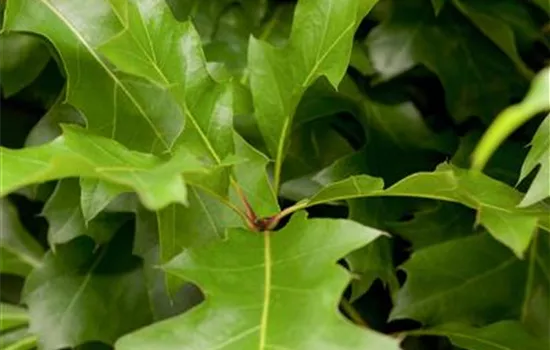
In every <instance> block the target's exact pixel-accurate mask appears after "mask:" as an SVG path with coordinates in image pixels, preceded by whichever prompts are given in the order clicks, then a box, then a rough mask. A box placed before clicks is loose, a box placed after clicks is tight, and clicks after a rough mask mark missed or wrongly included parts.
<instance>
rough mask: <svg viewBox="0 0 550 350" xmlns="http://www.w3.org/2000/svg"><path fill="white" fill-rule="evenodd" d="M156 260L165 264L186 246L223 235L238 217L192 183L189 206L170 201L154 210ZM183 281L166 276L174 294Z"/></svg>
mask: <svg viewBox="0 0 550 350" xmlns="http://www.w3.org/2000/svg"><path fill="white" fill-rule="evenodd" d="M157 220H158V234H159V249H160V256H159V262H160V263H161V264H165V263H167V262H168V261H170V260H172V258H174V257H175V256H176V255H178V254H180V253H181V252H183V251H184V250H186V249H189V248H191V247H197V246H201V245H204V244H205V243H207V242H211V241H213V240H218V239H220V238H222V237H223V236H224V233H225V229H226V228H227V227H238V226H240V225H241V224H242V221H241V220H240V218H239V217H238V216H237V215H236V214H235V212H233V211H232V210H231V209H230V208H228V207H227V206H225V205H224V204H223V203H222V202H220V201H217V200H215V199H213V198H211V197H209V196H207V195H205V193H204V192H203V191H200V190H199V189H196V188H194V187H191V188H190V191H189V206H188V207H184V206H182V205H179V204H172V205H169V206H167V207H166V208H164V209H162V210H159V211H158V212H157ZM181 284H182V281H181V279H179V278H176V277H174V276H172V275H167V276H166V287H167V291H168V292H169V293H170V294H173V293H174V292H175V291H176V290H177V289H178V288H179V287H181Z"/></svg>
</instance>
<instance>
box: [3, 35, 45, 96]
mask: <svg viewBox="0 0 550 350" xmlns="http://www.w3.org/2000/svg"><path fill="white" fill-rule="evenodd" d="M0 47H2V52H1V55H0V75H2V92H3V93H4V97H6V98H7V97H10V96H12V95H15V94H16V93H18V92H19V91H21V90H22V89H23V88H25V87H26V86H28V85H30V84H31V83H32V82H33V80H34V79H36V78H37V77H38V75H39V74H40V72H41V71H42V70H43V69H44V67H46V64H47V63H48V61H49V60H50V53H49V52H48V48H47V47H46V45H44V43H43V42H42V39H41V38H39V37H37V36H33V35H29V34H24V33H3V34H2V35H0Z"/></svg>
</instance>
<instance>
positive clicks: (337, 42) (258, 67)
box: [248, 0, 376, 189]
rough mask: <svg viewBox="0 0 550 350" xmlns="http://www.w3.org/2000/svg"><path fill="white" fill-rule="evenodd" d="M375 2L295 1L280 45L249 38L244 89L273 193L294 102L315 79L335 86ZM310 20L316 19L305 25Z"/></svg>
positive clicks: (290, 122)
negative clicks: (269, 160)
mask: <svg viewBox="0 0 550 350" xmlns="http://www.w3.org/2000/svg"><path fill="white" fill-rule="evenodd" d="M375 2H376V1H364V2H362V3H361V6H359V4H358V1H353V0H349V1H348V0H346V1H338V2H337V3H336V2H334V1H333V0H322V1H311V0H306V1H300V2H299V3H298V5H297V7H296V11H295V15H294V20H293V27H292V32H291V34H290V38H289V41H288V42H287V44H286V45H285V46H284V47H281V48H275V47H273V46H271V45H269V44H267V43H265V42H263V41H261V40H258V39H255V38H252V39H251V40H250V44H249V51H248V67H249V69H250V86H251V91H252V96H253V101H254V108H255V112H256V118H257V121H258V126H259V128H260V131H261V133H262V135H263V137H264V139H265V142H266V145H267V148H268V150H269V153H270V155H271V156H272V157H273V158H275V161H276V163H275V175H274V177H275V180H274V181H275V188H276V189H278V188H279V185H280V168H281V165H282V162H283V159H284V155H285V153H286V148H287V146H288V144H287V142H288V137H289V135H290V131H291V126H292V118H293V116H294V113H295V110H296V107H297V105H298V102H299V101H300V98H301V97H302V95H303V93H304V92H305V90H306V89H307V87H308V86H310V85H311V84H312V83H313V82H314V81H315V80H316V79H317V78H319V77H321V76H326V78H327V79H328V80H329V81H330V83H331V84H332V85H333V86H337V85H338V84H339V82H340V80H341V79H342V77H343V75H344V73H345V70H346V67H347V64H348V61H349V58H350V54H351V48H352V44H353V33H354V31H355V28H356V27H357V26H358V24H359V23H358V21H360V20H361V19H362V18H363V17H364V16H365V14H366V13H367V12H368V11H369V10H370V9H371V8H372V6H374V4H375ZM312 17H315V18H316V19H317V20H316V21H310V20H309V19H310V18H312ZM289 68H290V69H289ZM268 91H269V93H267V92H268Z"/></svg>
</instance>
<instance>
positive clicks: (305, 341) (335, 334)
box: [117, 213, 399, 350]
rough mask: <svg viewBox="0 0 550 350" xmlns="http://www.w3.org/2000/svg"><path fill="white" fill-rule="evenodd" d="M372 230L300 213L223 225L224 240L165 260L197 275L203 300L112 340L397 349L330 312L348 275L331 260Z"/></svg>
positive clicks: (129, 345) (127, 344)
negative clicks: (280, 221) (266, 224)
mask: <svg viewBox="0 0 550 350" xmlns="http://www.w3.org/2000/svg"><path fill="white" fill-rule="evenodd" d="M379 235H380V232H378V231H376V230H373V229H369V228H367V227H364V226H361V225H359V224H357V223H354V222H352V221H347V220H329V219H311V220H306V218H305V215H304V214H303V213H300V214H297V215H296V217H294V218H293V219H292V221H291V222H290V223H289V224H288V226H286V227H285V228H284V229H282V230H281V231H277V232H273V233H270V232H266V233H263V234H257V233H251V232H249V231H245V230H242V229H234V230H230V232H229V236H228V238H227V239H226V240H225V241H220V242H217V243H215V244H212V245H209V246H205V247H201V248H191V249H189V250H187V251H185V252H184V253H182V254H181V255H179V256H178V257H176V258H175V259H174V260H173V261H171V262H170V263H169V264H168V265H167V266H165V269H166V270H167V271H168V272H169V273H171V274H173V275H175V276H179V277H180V278H182V279H186V280H191V281H194V282H196V283H198V284H199V285H200V286H201V288H203V291H204V292H205V294H206V301H205V302H204V303H203V304H201V305H200V306H198V307H196V308H194V309H193V310H191V311H190V312H188V313H186V314H184V315H182V316H177V317H175V318H172V319H171V320H169V321H165V322H163V323H159V324H155V325H153V326H150V327H148V328H145V329H143V330H141V331H138V332H136V333H134V334H132V335H129V336H126V337H123V338H122V339H121V340H120V341H119V342H118V343H117V348H118V349H121V350H124V349H132V350H138V349H151V348H162V349H166V350H169V349H180V348H181V344H186V348H188V349H205V348H218V349H266V348H285V349H304V350H306V349H319V348H326V349H357V348H362V347H363V348H373V349H388V350H390V349H395V350H397V349H398V348H399V347H398V344H397V341H396V340H392V339H391V338H386V337H384V336H382V335H378V334H376V333H374V332H373V331H370V330H363V329H361V328H358V327H353V326H352V325H350V324H349V323H348V322H347V321H345V320H344V319H343V317H342V316H341V315H338V314H337V313H336V310H337V306H338V301H339V297H340V295H339V294H340V293H341V292H342V290H343V288H344V287H345V284H346V282H347V281H348V279H349V276H347V274H346V273H345V272H344V271H343V270H342V269H341V268H337V267H336V265H335V261H336V260H337V259H338V258H340V257H341V256H343V255H344V254H346V253H347V252H349V251H350V250H353V249H357V248H359V247H360V246H362V245H364V244H366V243H368V242H370V241H372V240H373V239H374V238H376V237H378V236H379ZM289 243H292V244H289ZM236 252H239V253H237V254H235V253H236ZM291 276H292V277H291ZM312 293H314V294H315V295H318V296H320V295H322V296H323V297H321V298H315V299H313V298H311V295H312ZM196 329H203V330H204V331H205V332H208V334H209V336H208V337H203V336H202V335H201V333H197V332H196V331H195V330H196ZM289 330H291V331H289Z"/></svg>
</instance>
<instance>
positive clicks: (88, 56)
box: [3, 0, 184, 153]
mask: <svg viewBox="0 0 550 350" xmlns="http://www.w3.org/2000/svg"><path fill="white" fill-rule="evenodd" d="M83 9H88V10H83ZM89 9H93V10H89ZM117 16H118V14H117V13H116V12H114V11H113V10H112V9H111V7H110V6H109V3H108V2H107V1H106V0H99V1H98V0H86V1H79V2H73V1H70V0H39V1H35V0H25V1H14V0H10V1H8V3H7V7H6V12H5V18H4V27H3V28H4V30H6V31H24V32H32V33H36V34H38V35H41V36H43V37H46V38H48V40H49V41H51V43H52V44H53V46H54V47H55V49H56V50H57V51H58V52H59V55H60V57H61V60H62V62H63V68H64V69H65V71H66V73H67V100H68V102H69V103H71V104H72V105H73V106H75V107H76V108H78V109H79V110H80V111H82V113H83V114H84V116H85V117H86V121H87V127H88V128H89V129H90V130H93V131H94V132H97V133H99V134H101V135H103V136H107V137H110V138H114V139H116V140H117V141H119V142H120V143H122V144H123V145H125V146H126V147H130V148H132V149H135V150H138V151H144V152H155V153H160V152H164V151H169V150H171V148H172V146H173V144H174V142H175V140H176V138H177V137H178V136H179V134H180V133H181V131H182V128H183V122H184V117H183V115H182V112H181V110H180V108H179V106H178V105H177V104H176V103H175V102H174V100H173V99H172V97H171V96H170V95H169V94H168V92H167V91H166V90H165V89H161V88H159V87H158V86H156V85H154V84H151V83H149V82H147V81H145V80H143V79H137V78H136V77H133V76H129V75H127V74H123V73H121V72H120V71H118V70H117V69H115V67H113V66H112V64H110V63H109V62H107V61H106V60H105V58H103V56H102V55H101V54H100V52H99V51H98V48H99V46H100V45H101V44H102V43H103V42H105V41H106V40H108V39H110V38H112V37H113V36H115V35H117V34H118V33H119V32H120V31H121V30H122V29H123V26H122V24H121V23H120V20H119V17H117ZM98 23H101V25H97V24H98ZM129 125H131V126H132V127H131V128H129V127H128V126H129Z"/></svg>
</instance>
